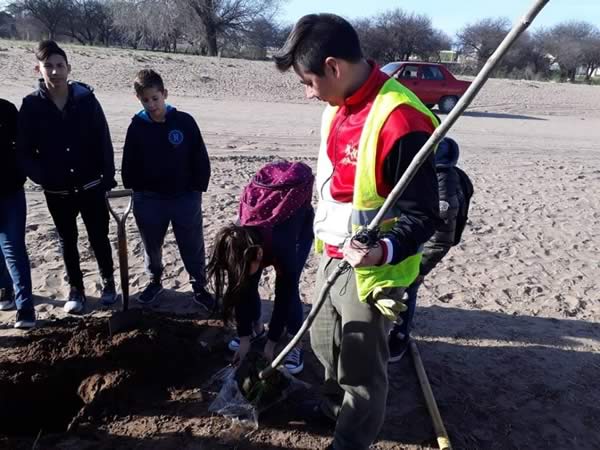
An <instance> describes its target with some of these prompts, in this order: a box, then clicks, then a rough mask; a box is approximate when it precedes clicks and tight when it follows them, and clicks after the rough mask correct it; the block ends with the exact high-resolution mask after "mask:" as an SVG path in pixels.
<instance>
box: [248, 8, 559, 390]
mask: <svg viewBox="0 0 600 450" xmlns="http://www.w3.org/2000/svg"><path fill="white" fill-rule="evenodd" d="M549 1H550V0H536V1H535V3H534V4H533V6H532V7H531V8H530V9H529V11H527V13H526V14H525V16H523V18H522V19H521V21H520V22H518V23H516V24H515V25H514V26H513V28H512V29H511V30H510V32H509V33H508V34H507V35H506V37H505V38H504V40H503V41H502V42H501V43H500V45H499V46H498V48H497V49H496V51H495V52H494V53H493V54H492V56H491V57H490V59H488V61H487V62H486V63H485V65H484V66H483V68H482V69H481V71H480V72H479V73H478V74H477V77H476V78H475V80H473V82H472V83H471V85H470V86H469V89H467V91H466V92H465V94H464V95H463V96H462V97H461V99H460V100H459V101H458V103H457V104H456V106H455V107H454V108H453V109H452V112H450V114H449V115H448V116H447V117H446V120H444V121H443V122H442V123H441V125H440V126H439V127H437V128H436V130H435V131H434V133H433V134H432V135H431V136H430V137H429V139H428V140H427V142H425V144H424V145H423V147H422V148H421V150H419V152H418V153H417V154H416V155H415V157H414V159H413V160H412V162H411V163H410V165H409V166H408V168H407V169H406V171H405V172H404V174H403V175H402V177H401V178H400V180H398V183H396V186H395V187H394V189H393V190H392V192H390V194H389V195H388V197H387V198H386V200H385V202H384V204H383V206H382V207H381V209H380V210H379V213H378V214H377V215H376V216H375V217H374V218H373V220H372V221H371V223H369V225H368V226H367V229H368V230H373V229H375V228H376V227H377V226H378V225H379V223H380V222H381V220H382V219H383V217H385V214H386V213H387V211H388V210H389V209H390V208H391V207H392V206H393V205H394V204H395V203H396V202H397V201H398V199H399V198H400V196H401V195H402V193H403V192H404V190H405V189H406V187H407V186H408V184H409V183H410V181H411V180H412V179H413V177H414V176H415V174H416V173H417V171H418V170H419V168H420V167H421V165H423V163H424V162H425V161H426V160H427V158H428V157H429V154H430V153H431V152H433V150H434V149H435V148H436V147H437V145H438V143H439V142H440V141H441V140H442V139H443V137H444V136H445V135H446V133H447V132H448V130H449V129H450V128H451V127H452V125H454V122H456V120H457V119H458V118H459V117H460V115H461V114H462V113H463V112H464V110H465V109H467V107H468V106H469V105H470V104H471V102H472V101H473V99H474V98H475V96H476V95H477V93H478V92H479V91H480V90H481V88H482V87H483V85H484V84H485V82H486V81H487V79H488V78H489V76H490V73H491V72H492V70H494V68H495V67H496V66H497V65H498V63H499V62H500V60H501V59H502V57H503V56H504V55H505V54H506V52H507V51H508V49H509V48H510V47H511V46H512V45H513V44H514V43H515V41H516V40H517V38H518V37H519V36H520V35H521V34H522V33H523V31H525V30H526V29H527V27H529V25H531V23H532V22H533V20H534V19H535V17H536V16H537V15H538V13H539V12H540V11H541V10H542V9H543V8H544V6H546V4H547V3H548V2H549ZM349 268H350V265H349V264H348V262H346V261H345V260H342V261H341V263H340V264H339V265H338V267H337V269H336V270H335V271H334V272H333V273H332V274H331V275H330V276H329V278H328V279H327V281H326V282H325V284H324V285H323V287H322V289H321V292H320V294H319V297H318V299H317V302H316V303H315V304H314V305H313V307H312V309H311V311H310V314H309V315H308V317H307V318H306V320H305V321H304V323H303V324H302V326H301V327H300V330H298V332H297V333H296V335H295V336H294V337H293V338H292V339H291V340H290V342H289V343H288V344H287V345H286V346H285V348H284V349H283V350H282V351H281V353H279V355H277V357H276V358H275V359H274V360H273V362H272V363H271V364H270V365H269V367H267V368H266V369H264V370H263V371H262V372H260V374H259V377H260V378H261V379H264V378H266V377H268V376H269V375H271V374H272V373H273V371H275V370H276V369H277V367H279V365H280V364H281V363H282V362H283V360H284V359H285V357H286V356H287V355H288V353H289V352H290V351H291V350H292V349H293V348H294V347H296V346H297V345H298V342H300V340H301V339H302V336H304V334H305V333H306V331H308V329H309V328H310V327H311V325H312V323H313V322H314V320H315V317H316V316H317V314H318V313H319V310H320V309H321V307H322V306H323V303H324V302H325V299H326V298H327V294H328V293H329V289H331V286H333V283H335V280H336V279H337V278H338V277H339V276H340V275H341V274H342V273H343V272H345V271H346V270H348V269H349Z"/></svg>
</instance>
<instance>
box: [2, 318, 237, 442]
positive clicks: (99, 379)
mask: <svg viewBox="0 0 600 450" xmlns="http://www.w3.org/2000/svg"><path fill="white" fill-rule="evenodd" d="M137 311H138V314H139V317H138V319H139V320H138V321H137V324H136V328H135V329H134V330H131V331H128V332H123V333H119V334H116V335H114V336H112V337H111V336H110V335H109V333H108V325H107V321H106V320H105V319H100V318H91V317H89V318H84V319H74V318H67V319H62V320H60V321H56V322H54V323H49V324H48V325H47V326H45V327H44V328H41V329H38V330H34V331H33V332H31V333H29V334H27V335H22V336H14V337H13V336H11V337H4V338H3V341H2V343H1V346H2V347H3V351H2V354H1V356H0V405H2V408H0V436H2V435H4V436H7V440H5V441H4V443H6V444H9V442H10V438H15V439H16V441H18V440H19V438H31V437H35V436H37V435H38V434H39V433H40V432H41V433H43V434H44V435H47V434H52V433H63V432H65V431H70V432H76V431H77V429H78V428H79V427H80V426H82V425H85V424H99V423H102V422H103V421H104V420H106V419H107V418H110V417H112V416H114V415H120V414H130V413H131V412H132V410H135V409H138V408H140V407H143V406H144V405H147V404H150V403H152V402H153V401H157V400H160V399H161V398H164V397H166V396H168V395H169V390H171V391H172V390H173V389H177V388H178V387H180V386H182V385H183V384H185V382H186V380H188V379H189V378H190V376H193V377H194V378H196V379H197V380H202V379H206V378H207V377H209V376H210V375H211V374H212V373H213V372H214V371H215V370H217V369H218V368H219V367H221V366H222V365H223V363H224V360H223V357H224V355H223V353H224V352H225V342H226V339H225V333H226V330H225V329H224V328H223V327H222V324H221V322H218V321H209V320H197V319H194V318H191V317H185V316H184V317H182V316H174V315H165V314H160V315H158V314H156V313H151V312H142V311H141V310H137ZM0 444H2V441H0Z"/></svg>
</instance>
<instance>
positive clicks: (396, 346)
mask: <svg viewBox="0 0 600 450" xmlns="http://www.w3.org/2000/svg"><path fill="white" fill-rule="evenodd" d="M409 345H410V337H408V336H404V335H403V334H402V333H394V332H392V333H390V337H389V340H388V346H389V349H390V359H389V360H388V363H395V362H398V361H400V360H401V359H402V357H403V356H404V354H405V353H406V351H407V350H408V346H409Z"/></svg>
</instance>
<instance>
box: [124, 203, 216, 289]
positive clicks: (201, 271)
mask: <svg viewBox="0 0 600 450" xmlns="http://www.w3.org/2000/svg"><path fill="white" fill-rule="evenodd" d="M133 214H134V216H135V221H136V223H137V226H138V228H139V230H140V235H141V237H142V242H143V243H144V252H145V255H144V260H145V266H146V272H147V274H148V276H149V277H150V280H152V281H156V282H160V279H161V277H162V273H163V265H162V246H163V243H164V241H165V236H166V234H167V229H168V228H169V224H171V225H172V226H173V233H174V234H175V240H176V241H177V247H178V248H179V254H180V255H181V259H182V260H183V265H184V267H185V270H186V271H187V272H188V274H189V275H190V282H191V283H192V288H193V289H194V290H196V289H200V288H203V287H204V285H205V284H206V270H205V266H206V262H205V259H204V258H205V256H204V231H203V225H202V193H201V192H185V193H183V194H173V195H167V194H158V193H155V192H136V193H134V194H133Z"/></svg>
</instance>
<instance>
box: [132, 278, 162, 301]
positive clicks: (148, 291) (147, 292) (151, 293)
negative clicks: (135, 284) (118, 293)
mask: <svg viewBox="0 0 600 450" xmlns="http://www.w3.org/2000/svg"><path fill="white" fill-rule="evenodd" d="M162 291H163V287H162V284H160V283H159V282H156V281H151V282H150V283H148V286H146V288H145V289H144V290H143V291H142V293H141V294H140V295H139V297H138V299H137V301H138V303H140V304H142V305H149V304H150V303H153V302H155V301H156V299H157V298H158V296H159V295H160V293H161V292H162Z"/></svg>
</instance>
